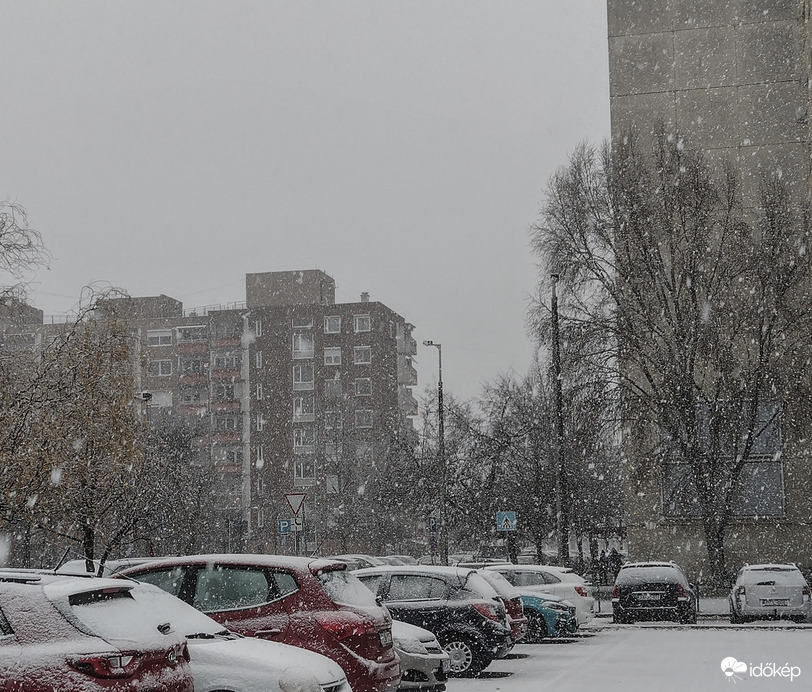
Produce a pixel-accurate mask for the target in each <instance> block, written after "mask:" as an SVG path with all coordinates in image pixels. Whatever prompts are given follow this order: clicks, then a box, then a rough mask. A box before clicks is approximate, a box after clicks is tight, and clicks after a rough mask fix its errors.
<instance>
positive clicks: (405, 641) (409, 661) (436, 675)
mask: <svg viewBox="0 0 812 692" xmlns="http://www.w3.org/2000/svg"><path fill="white" fill-rule="evenodd" d="M392 640H393V643H394V646H395V650H396V651H397V652H398V657H399V658H400V669H401V673H402V677H401V681H400V686H399V687H398V690H429V691H430V690H436V689H445V683H446V680H447V679H448V671H449V668H450V667H451V657H450V656H449V655H448V654H447V653H446V652H445V651H444V650H443V648H442V647H441V646H440V642H439V641H437V637H435V636H434V634H432V633H431V632H429V631H428V630H425V629H423V628H422V627H417V626H416V625H410V624H409V623H408V622H401V621H400V620H392Z"/></svg>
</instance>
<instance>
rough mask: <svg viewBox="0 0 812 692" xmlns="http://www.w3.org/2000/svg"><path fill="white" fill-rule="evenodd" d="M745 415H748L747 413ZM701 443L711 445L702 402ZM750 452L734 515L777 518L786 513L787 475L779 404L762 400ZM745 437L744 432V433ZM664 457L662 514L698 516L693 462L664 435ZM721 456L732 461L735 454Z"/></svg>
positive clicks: (699, 513) (699, 409) (700, 415)
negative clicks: (785, 486)
mask: <svg viewBox="0 0 812 692" xmlns="http://www.w3.org/2000/svg"><path fill="white" fill-rule="evenodd" d="M744 418H746V416H744ZM696 419H697V426H698V429H699V440H700V443H704V444H705V445H706V446H707V445H709V444H710V439H709V437H710V422H709V414H708V409H707V406H704V405H699V406H698V407H697V413H696ZM754 436H755V439H754V441H753V445H752V448H751V449H750V454H749V456H747V458H746V459H745V460H744V465H743V466H742V470H741V474H740V475H739V483H738V486H739V492H738V493H737V495H736V496H735V498H734V500H733V515H734V516H739V517H752V516H760V517H777V516H783V514H784V476H783V466H782V463H781V427H780V421H779V410H778V407H777V406H776V405H775V404H773V403H769V402H767V403H762V404H760V405H759V408H758V419H757V423H756V426H755V432H754ZM741 437H742V438H743V437H744V435H742V436H741ZM661 449H662V450H663V452H664V455H665V459H664V460H663V461H662V465H661V480H662V486H661V491H662V507H663V515H664V516H668V517H697V516H700V515H701V510H700V506H699V496H698V494H697V492H696V487H695V485H694V481H693V475H692V468H691V465H690V464H688V463H687V462H685V461H683V459H682V458H681V457H680V454H679V452H678V450H677V448H676V446H675V445H674V444H673V443H671V442H670V441H669V440H668V439H667V438H666V437H665V436H663V439H662V441H661ZM734 453H735V450H734V451H733V452H732V453H731V456H730V457H729V458H723V459H720V463H727V464H732V463H734V460H735V457H734V456H733V454H734Z"/></svg>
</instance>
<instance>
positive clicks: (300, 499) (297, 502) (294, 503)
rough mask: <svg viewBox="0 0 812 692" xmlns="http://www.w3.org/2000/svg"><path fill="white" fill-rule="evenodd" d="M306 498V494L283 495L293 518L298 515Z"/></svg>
mask: <svg viewBox="0 0 812 692" xmlns="http://www.w3.org/2000/svg"><path fill="white" fill-rule="evenodd" d="M306 497H307V493H285V500H287V502H288V507H290V511H291V512H293V516H294V517H295V516H296V515H297V514H299V510H300V509H301V508H302V505H303V504H304V501H305V498H306Z"/></svg>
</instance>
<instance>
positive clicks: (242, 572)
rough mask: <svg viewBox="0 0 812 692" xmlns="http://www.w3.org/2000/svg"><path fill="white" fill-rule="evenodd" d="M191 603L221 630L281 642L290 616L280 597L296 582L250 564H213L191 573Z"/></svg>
mask: <svg viewBox="0 0 812 692" xmlns="http://www.w3.org/2000/svg"><path fill="white" fill-rule="evenodd" d="M195 577H196V578H195V581H194V593H193V596H192V600H191V603H192V605H193V606H194V607H195V608H197V609H198V610H202V611H203V612H204V613H206V615H208V616H209V617H212V618H214V619H215V620H217V621H218V622H221V623H222V624H223V625H224V626H225V627H227V628H228V629H230V630H233V631H234V632H237V633H239V634H243V635H245V636H248V637H261V638H263V639H271V640H273V641H281V642H285V641H286V640H287V639H288V637H289V636H290V632H289V630H290V617H289V615H288V613H287V611H286V609H285V605H284V596H283V594H282V592H281V591H280V587H281V588H282V589H285V591H286V593H290V592H291V590H295V589H296V588H298V587H297V585H296V580H295V579H294V578H293V576H292V575H290V574H287V573H285V572H282V571H280V572H279V573H278V574H277V572H276V571H274V570H270V569H267V568H264V567H259V566H251V565H231V564H222V563H221V564H214V565H206V566H205V567H204V566H200V567H198V568H197V569H196V570H195Z"/></svg>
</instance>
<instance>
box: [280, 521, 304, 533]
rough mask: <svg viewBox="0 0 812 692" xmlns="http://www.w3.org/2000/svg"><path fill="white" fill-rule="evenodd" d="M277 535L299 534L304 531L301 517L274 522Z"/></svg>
mask: <svg viewBox="0 0 812 692" xmlns="http://www.w3.org/2000/svg"><path fill="white" fill-rule="evenodd" d="M276 530H277V533H280V534H282V535H285V534H287V533H299V532H300V531H303V530H304V521H303V520H302V518H301V517H291V518H290V519H277V520H276Z"/></svg>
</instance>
